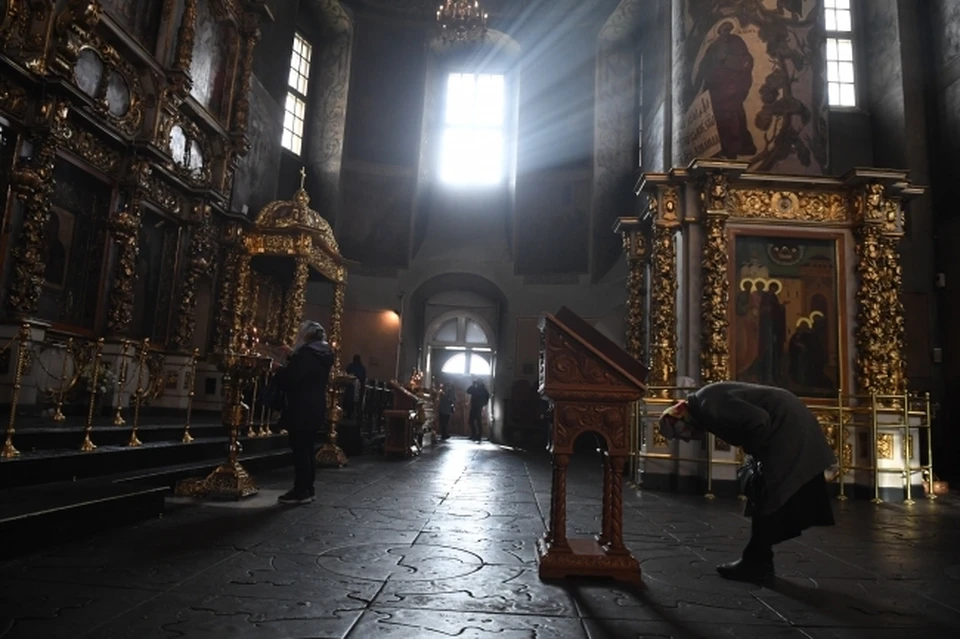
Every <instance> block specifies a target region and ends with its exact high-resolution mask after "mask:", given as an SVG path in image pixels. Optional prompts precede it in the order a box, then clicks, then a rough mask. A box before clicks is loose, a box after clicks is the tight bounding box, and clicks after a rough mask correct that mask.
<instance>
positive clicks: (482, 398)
mask: <svg viewBox="0 0 960 639" xmlns="http://www.w3.org/2000/svg"><path fill="white" fill-rule="evenodd" d="M467 394H468V395H470V439H472V440H473V441H475V442H477V443H480V441H482V439H483V408H484V406H486V405H487V402H489V401H490V391H488V390H487V387H486V386H485V385H484V384H483V382H482V381H480V380H479V379H475V380H473V384H471V385H470V388H468V389H467Z"/></svg>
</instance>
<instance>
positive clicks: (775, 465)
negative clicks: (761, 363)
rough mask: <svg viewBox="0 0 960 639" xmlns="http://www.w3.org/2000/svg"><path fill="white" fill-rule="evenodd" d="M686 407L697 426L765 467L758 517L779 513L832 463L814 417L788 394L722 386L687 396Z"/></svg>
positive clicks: (778, 390) (735, 384) (730, 384)
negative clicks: (776, 511) (788, 501)
mask: <svg viewBox="0 0 960 639" xmlns="http://www.w3.org/2000/svg"><path fill="white" fill-rule="evenodd" d="M688 405H689V409H690V415H691V416H692V417H693V419H694V421H695V423H696V425H697V426H699V427H700V428H702V429H703V430H706V431H708V432H711V433H713V434H714V435H716V436H717V437H719V438H721V439H723V440H724V441H726V442H728V443H730V444H732V445H733V446H741V447H742V448H743V450H744V452H746V453H747V454H748V455H752V456H753V457H754V458H755V459H757V460H758V461H759V462H761V463H762V464H763V473H764V477H765V479H766V484H767V491H768V495H767V499H766V501H765V503H763V504H760V505H759V507H758V509H757V511H756V514H758V515H767V514H770V513H772V512H774V511H775V510H777V509H779V508H780V507H781V506H783V504H784V503H785V502H786V501H787V500H788V499H789V498H790V497H791V496H792V495H793V494H794V493H795V492H797V490H798V489H799V488H800V487H801V486H803V485H804V484H805V483H807V482H808V481H810V480H811V479H813V478H814V477H816V475H817V474H818V473H822V472H823V471H825V470H826V469H827V468H830V467H831V466H833V465H834V463H835V462H836V455H835V453H834V451H833V450H832V449H831V448H830V446H829V445H828V444H827V439H826V437H824V435H823V429H822V428H821V427H820V423H819V422H818V421H817V418H816V417H815V416H814V415H813V413H811V412H810V410H809V409H808V408H807V407H806V406H805V405H804V403H803V402H802V401H800V399H799V398H798V397H797V396H796V395H794V394H793V393H791V392H790V391H787V390H784V389H782V388H773V387H770V386H757V385H754V384H743V383H740V382H720V383H717V384H710V385H707V386H704V387H703V388H701V389H700V390H699V391H697V392H696V393H694V394H693V395H691V396H690V397H689V398H688Z"/></svg>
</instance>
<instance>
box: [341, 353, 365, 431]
mask: <svg viewBox="0 0 960 639" xmlns="http://www.w3.org/2000/svg"><path fill="white" fill-rule="evenodd" d="M346 373H347V375H353V376H354V377H356V378H357V381H356V382H355V383H354V384H353V385H351V386H350V388H348V389H347V393H346V395H345V396H344V398H343V410H344V412H345V413H346V417H347V419H353V416H354V414H357V413H360V414H362V413H363V395H364V391H365V390H366V388H367V368H366V367H365V366H364V365H363V361H362V360H361V359H360V356H359V355H354V356H353V361H352V362H350V363H349V364H348V365H347V370H346Z"/></svg>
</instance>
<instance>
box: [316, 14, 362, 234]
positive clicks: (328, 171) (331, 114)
mask: <svg viewBox="0 0 960 639" xmlns="http://www.w3.org/2000/svg"><path fill="white" fill-rule="evenodd" d="M353 33H354V32H353V22H352V20H351V19H350V16H349V14H348V13H347V12H346V11H344V9H343V7H341V6H340V3H339V2H329V3H325V4H324V8H323V35H322V40H323V43H322V44H321V45H320V46H318V47H317V49H316V50H315V51H316V55H315V62H314V64H315V68H316V70H317V73H318V74H319V76H320V77H319V80H318V82H317V83H316V85H317V86H318V87H319V88H320V93H319V96H318V98H317V100H316V101H315V103H314V106H313V109H312V111H311V113H310V118H311V120H312V121H313V124H312V125H311V126H313V130H314V131H315V132H316V134H315V135H313V136H310V138H309V139H308V141H307V143H308V145H309V146H308V147H307V148H306V154H305V155H306V157H307V158H308V161H309V169H310V172H311V177H312V179H316V180H317V187H316V188H313V189H311V192H312V193H313V194H314V197H315V198H316V199H318V201H319V204H318V205H317V209H318V210H320V211H323V212H324V214H325V215H326V217H327V218H328V219H329V220H330V221H331V223H333V224H336V220H337V218H338V213H339V208H340V173H341V168H342V164H343V141H344V136H345V135H346V128H347V117H346V114H347V96H348V93H349V89H350V63H351V59H352V52H353Z"/></svg>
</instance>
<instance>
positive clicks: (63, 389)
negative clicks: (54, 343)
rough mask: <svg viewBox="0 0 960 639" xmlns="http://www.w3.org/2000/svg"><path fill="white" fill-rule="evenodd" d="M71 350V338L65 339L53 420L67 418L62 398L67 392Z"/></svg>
mask: <svg viewBox="0 0 960 639" xmlns="http://www.w3.org/2000/svg"><path fill="white" fill-rule="evenodd" d="M72 352H73V338H72V337H71V338H69V339H67V343H66V344H65V345H64V347H63V364H61V365H60V388H59V389H58V391H57V406H56V408H55V409H54V411H53V417H52V418H51V419H53V421H55V422H62V421H63V420H65V419H66V418H67V416H66V415H64V414H63V398H64V397H65V396H66V394H67V361H68V359H69V358H70V353H72Z"/></svg>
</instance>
